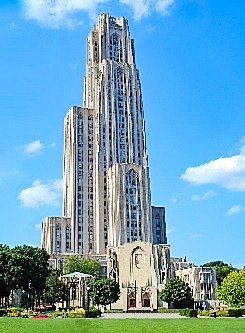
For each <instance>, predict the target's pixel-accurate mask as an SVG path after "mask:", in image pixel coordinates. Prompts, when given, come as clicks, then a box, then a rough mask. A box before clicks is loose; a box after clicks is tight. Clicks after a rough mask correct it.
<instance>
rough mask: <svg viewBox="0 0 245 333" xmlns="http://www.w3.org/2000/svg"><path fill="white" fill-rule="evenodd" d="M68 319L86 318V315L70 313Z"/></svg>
mask: <svg viewBox="0 0 245 333" xmlns="http://www.w3.org/2000/svg"><path fill="white" fill-rule="evenodd" d="M67 317H68V318H84V317H85V314H84V313H79V312H76V311H70V312H68V313H67Z"/></svg>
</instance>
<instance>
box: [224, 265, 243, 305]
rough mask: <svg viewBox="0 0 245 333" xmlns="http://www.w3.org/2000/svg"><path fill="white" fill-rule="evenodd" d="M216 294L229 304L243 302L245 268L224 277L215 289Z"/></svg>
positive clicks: (240, 303)
mask: <svg viewBox="0 0 245 333" xmlns="http://www.w3.org/2000/svg"><path fill="white" fill-rule="evenodd" d="M217 296H218V298H219V299H220V300H222V301H225V302H226V303H227V304H229V305H236V306H238V305H242V304H245V269H241V270H240V271H233V272H231V273H230V274H229V275H228V276H227V277H225V278H224V280H223V282H222V283H221V286H220V287H219V288H218V290H217Z"/></svg>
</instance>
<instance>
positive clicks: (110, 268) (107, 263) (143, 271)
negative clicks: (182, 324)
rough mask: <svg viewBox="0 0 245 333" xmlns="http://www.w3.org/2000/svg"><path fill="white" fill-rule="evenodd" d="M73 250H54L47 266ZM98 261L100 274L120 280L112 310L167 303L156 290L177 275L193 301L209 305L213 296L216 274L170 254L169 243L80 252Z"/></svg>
mask: <svg viewBox="0 0 245 333" xmlns="http://www.w3.org/2000/svg"><path fill="white" fill-rule="evenodd" d="M72 255H74V254H72V253H57V254H53V255H52V256H51V258H50V266H51V267H52V268H58V269H61V270H62V267H63V265H64V262H65V260H66V259H67V258H68V257H70V256H72ZM80 257H81V259H82V258H91V259H95V260H98V262H99V263H100V265H101V275H102V276H107V277H109V278H111V279H114V280H116V281H117V282H118V283H119V286H120V291H121V295H120V298H119V300H118V301H117V302H116V303H114V304H111V309H120V310H123V311H125V312H126V311H131V312H133V311H155V310H157V308H158V307H159V306H165V307H166V306H167V304H163V303H162V302H161V301H160V299H159V293H160V292H161V290H162V289H164V286H165V284H166V282H167V280H168V279H169V278H172V277H178V278H180V279H181V280H183V281H184V282H186V283H188V284H189V286H190V287H191V289H192V293H193V298H194V301H195V304H201V306H204V303H205V306H208V304H211V303H212V300H214V299H215V292H214V291H215V285H216V274H215V270H214V269H213V268H211V267H197V266H195V265H194V264H193V263H188V262H187V261H186V259H185V260H184V261H183V260H182V259H181V258H171V257H170V246H169V245H166V244H158V245H154V244H152V243H150V242H143V241H135V242H131V243H125V244H123V245H120V246H117V247H107V253H106V255H93V254H88V255H80Z"/></svg>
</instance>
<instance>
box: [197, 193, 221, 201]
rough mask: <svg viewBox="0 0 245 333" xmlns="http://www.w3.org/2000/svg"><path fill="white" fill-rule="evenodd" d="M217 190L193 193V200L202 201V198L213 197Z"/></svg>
mask: <svg viewBox="0 0 245 333" xmlns="http://www.w3.org/2000/svg"><path fill="white" fill-rule="evenodd" d="M215 195H216V194H215V192H214V191H208V192H206V193H204V194H200V195H199V194H193V196H192V200H193V201H202V200H207V199H209V198H213V197H214V196H215Z"/></svg>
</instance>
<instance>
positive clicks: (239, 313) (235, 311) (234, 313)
mask: <svg viewBox="0 0 245 333" xmlns="http://www.w3.org/2000/svg"><path fill="white" fill-rule="evenodd" d="M243 312H244V311H243V309H229V310H228V316H229V317H236V318H238V317H242V315H243Z"/></svg>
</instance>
